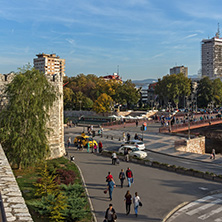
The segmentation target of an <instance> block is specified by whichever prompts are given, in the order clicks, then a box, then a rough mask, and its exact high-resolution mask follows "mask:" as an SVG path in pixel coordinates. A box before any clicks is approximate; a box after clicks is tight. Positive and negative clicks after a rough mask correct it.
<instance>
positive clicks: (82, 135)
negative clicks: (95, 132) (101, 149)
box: [73, 133, 98, 147]
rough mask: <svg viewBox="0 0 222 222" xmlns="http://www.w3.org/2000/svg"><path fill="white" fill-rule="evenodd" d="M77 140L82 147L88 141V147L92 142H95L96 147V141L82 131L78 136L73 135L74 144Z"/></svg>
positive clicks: (75, 144)
mask: <svg viewBox="0 0 222 222" xmlns="http://www.w3.org/2000/svg"><path fill="white" fill-rule="evenodd" d="M78 140H80V141H81V143H82V144H83V146H84V147H86V144H87V142H88V141H89V145H90V147H91V146H93V145H94V144H96V146H97V147H98V143H97V142H96V140H94V139H93V138H92V137H89V136H86V135H85V133H82V134H81V135H80V136H77V137H75V139H74V141H73V143H74V146H77V142H78Z"/></svg>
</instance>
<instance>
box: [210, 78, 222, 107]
mask: <svg viewBox="0 0 222 222" xmlns="http://www.w3.org/2000/svg"><path fill="white" fill-rule="evenodd" d="M212 88H213V100H214V102H215V105H222V82H221V80H220V79H219V78H218V79H214V80H213V82H212Z"/></svg>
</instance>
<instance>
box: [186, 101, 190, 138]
mask: <svg viewBox="0 0 222 222" xmlns="http://www.w3.org/2000/svg"><path fill="white" fill-rule="evenodd" d="M187 106H188V112H187V115H188V140H190V109H189V107H190V101H187Z"/></svg>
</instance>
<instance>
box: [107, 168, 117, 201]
mask: <svg viewBox="0 0 222 222" xmlns="http://www.w3.org/2000/svg"><path fill="white" fill-rule="evenodd" d="M106 182H107V190H108V191H109V199H110V201H111V200H112V194H113V189H114V187H116V185H115V181H114V179H113V176H112V175H111V173H110V172H108V176H107V177H106Z"/></svg>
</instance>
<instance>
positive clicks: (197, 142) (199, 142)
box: [174, 136, 205, 154]
mask: <svg viewBox="0 0 222 222" xmlns="http://www.w3.org/2000/svg"><path fill="white" fill-rule="evenodd" d="M174 147H175V150H176V151H182V152H189V153H198V154H205V136H201V137H195V138H192V139H189V140H178V141H175V143H174Z"/></svg>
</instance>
